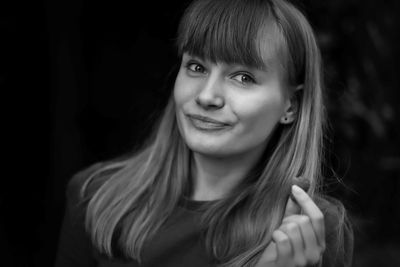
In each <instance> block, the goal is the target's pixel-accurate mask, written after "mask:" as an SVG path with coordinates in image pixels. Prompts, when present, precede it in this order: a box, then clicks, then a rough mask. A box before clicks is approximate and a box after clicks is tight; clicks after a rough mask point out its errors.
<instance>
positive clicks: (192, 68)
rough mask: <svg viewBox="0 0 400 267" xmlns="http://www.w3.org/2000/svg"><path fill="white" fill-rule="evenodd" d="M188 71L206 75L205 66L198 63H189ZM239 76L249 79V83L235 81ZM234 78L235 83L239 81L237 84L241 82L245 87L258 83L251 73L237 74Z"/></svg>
mask: <svg viewBox="0 0 400 267" xmlns="http://www.w3.org/2000/svg"><path fill="white" fill-rule="evenodd" d="M197 67H200V68H201V69H202V70H201V71H199V70H196V68H197ZM186 69H187V70H189V71H190V72H193V73H204V72H205V67H204V66H203V65H201V64H199V63H197V62H192V61H189V62H188V63H187V64H186ZM237 76H241V77H246V78H247V79H249V81H247V82H246V81H245V82H244V81H242V80H241V79H240V80H238V79H235V77H237ZM232 78H233V79H234V80H235V81H237V82H239V83H241V84H243V85H247V84H255V83H256V80H255V79H254V78H253V76H252V75H251V74H249V73H236V74H234V75H232Z"/></svg>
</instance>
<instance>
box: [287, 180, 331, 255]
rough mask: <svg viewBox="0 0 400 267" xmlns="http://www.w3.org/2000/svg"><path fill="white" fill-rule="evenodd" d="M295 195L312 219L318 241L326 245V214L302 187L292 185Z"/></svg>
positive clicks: (305, 212) (323, 245)
mask: <svg viewBox="0 0 400 267" xmlns="http://www.w3.org/2000/svg"><path fill="white" fill-rule="evenodd" d="M292 193H293V196H294V197H295V198H296V201H297V203H298V204H299V206H300V207H301V209H302V210H303V211H304V214H306V215H307V216H308V217H310V219H311V224H312V226H313V228H314V231H315V233H316V235H317V240H318V243H319V244H320V245H321V246H322V247H325V225H324V215H323V214H322V212H321V210H320V209H319V208H318V206H317V205H316V204H315V203H314V201H313V200H312V199H311V198H310V197H309V195H307V193H306V192H304V191H303V190H302V189H301V188H300V187H298V186H296V185H293V186H292Z"/></svg>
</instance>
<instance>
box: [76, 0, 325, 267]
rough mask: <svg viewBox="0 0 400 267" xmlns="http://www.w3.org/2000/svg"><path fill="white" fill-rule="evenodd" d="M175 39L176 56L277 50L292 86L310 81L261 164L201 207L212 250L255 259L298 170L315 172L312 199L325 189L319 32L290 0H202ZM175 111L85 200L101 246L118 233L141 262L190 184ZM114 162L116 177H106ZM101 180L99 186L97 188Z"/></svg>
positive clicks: (224, 261)
mask: <svg viewBox="0 0 400 267" xmlns="http://www.w3.org/2000/svg"><path fill="white" fill-rule="evenodd" d="M177 46H178V54H179V55H182V53H184V52H189V53H191V54H195V55H199V56H202V57H204V58H207V59H210V60H213V61H224V62H234V63H243V64H246V65H252V66H256V67H260V66H261V65H263V64H265V61H264V54H263V53H265V50H266V49H268V50H269V49H271V51H272V52H273V53H278V55H279V58H280V60H281V62H280V63H281V66H282V70H283V71H284V73H285V79H286V81H287V84H288V85H289V86H290V87H295V86H298V85H301V86H303V89H302V90H300V91H298V92H296V93H295V94H296V97H297V100H298V114H297V119H296V121H295V122H294V123H293V124H291V125H288V126H282V125H280V126H278V127H277V128H276V130H275V131H274V133H273V137H272V138H271V139H270V142H269V144H268V147H267V150H266V151H265V153H264V155H263V157H262V158H261V159H260V161H259V162H258V164H257V165H256V167H255V168H254V169H253V170H252V171H251V172H250V173H249V174H248V175H247V176H246V177H245V178H244V179H243V182H242V183H241V184H239V185H238V186H237V187H236V188H235V189H234V190H233V191H232V192H231V193H230V194H229V195H228V196H227V197H225V198H224V199H221V200H219V201H216V202H215V203H214V204H213V205H210V207H209V208H208V209H207V210H206V211H205V213H204V214H203V224H204V225H205V229H206V230H205V243H206V248H207V250H208V252H209V253H210V255H211V256H212V257H213V258H215V259H216V261H217V262H218V263H219V264H220V266H253V265H254V263H255V262H256V261H257V259H258V257H259V256H260V253H261V252H262V250H263V249H264V248H265V246H266V245H267V244H268V243H269V242H270V240H271V235H272V232H273V230H275V229H276V228H277V227H279V225H280V223H281V220H282V217H283V213H284V209H285V205H286V201H287V198H288V195H289V192H290V187H291V185H292V182H293V178H294V177H297V176H302V177H306V178H307V179H309V181H310V189H309V191H308V193H309V194H310V195H311V196H312V197H313V196H315V194H318V191H319V183H320V182H319V180H320V178H321V159H322V143H323V142H322V138H323V122H324V120H325V119H324V107H323V101H322V85H321V59H320V54H319V49H318V46H317V42H316V40H315V37H314V34H313V30H312V28H311V27H310V25H309V23H308V22H307V20H306V18H305V17H304V16H303V14H302V13H301V12H300V11H299V10H298V9H297V8H295V7H294V6H293V5H292V4H290V3H288V2H286V1H284V0H265V1H262V0H231V1H229V0H198V1H195V2H193V3H192V4H191V5H190V6H189V7H188V8H187V10H186V12H185V13H184V16H183V18H182V20H181V23H180V26H179V29H178V36H177ZM174 109H175V107H174V102H173V100H172V98H171V99H170V100H169V102H168V105H167V107H166V109H165V112H164V114H163V115H162V117H161V118H160V120H159V124H158V127H157V128H156V130H155V131H154V133H155V134H154V136H153V137H152V138H151V139H150V140H149V142H148V144H147V145H146V146H144V148H143V149H141V150H140V151H138V152H136V153H135V154H134V155H133V156H131V157H129V158H127V159H124V160H120V161H117V162H113V163H110V164H107V165H106V166H104V167H103V168H101V169H99V170H97V171H96V172H95V173H94V174H93V175H92V176H91V178H90V179H88V180H87V182H86V183H85V185H84V187H83V188H82V194H83V195H84V196H85V197H86V198H87V199H88V206H87V213H86V227H87V229H88V231H89V232H90V234H91V237H92V241H93V243H94V244H95V245H96V247H97V248H98V249H99V250H100V251H101V252H103V253H106V254H108V255H110V256H112V255H113V250H114V248H113V244H114V245H115V243H114V241H115V240H116V242H117V245H118V247H119V248H120V249H121V250H122V251H123V253H124V254H125V256H127V257H130V258H133V259H136V260H139V261H140V254H141V250H142V248H143V244H144V242H145V241H146V240H148V239H149V238H151V237H152V236H154V235H155V234H156V233H157V231H158V230H159V229H160V227H161V225H162V224H163V223H164V222H165V221H166V219H167V218H168V217H169V216H170V214H171V213H172V212H173V210H174V208H175V207H176V206H177V203H178V200H179V199H180V198H181V197H182V196H183V195H185V194H187V192H189V191H190V190H191V188H190V187H191V183H190V176H189V166H190V164H189V163H190V155H191V154H190V153H191V152H190V151H189V149H188V147H187V146H186V144H185V143H184V142H183V140H182V138H181V136H180V133H179V130H178V127H177V122H176V118H175V110H174ZM113 169H114V170H115V172H114V174H113V175H111V176H110V177H108V176H106V175H102V173H104V172H105V171H106V170H113ZM94 177H96V179H94ZM106 177H107V178H106ZM95 181H96V182H97V184H98V185H99V186H97V187H96V190H90V188H91V187H92V185H93V184H96V183H94V182H95ZM92 182H93V183H92Z"/></svg>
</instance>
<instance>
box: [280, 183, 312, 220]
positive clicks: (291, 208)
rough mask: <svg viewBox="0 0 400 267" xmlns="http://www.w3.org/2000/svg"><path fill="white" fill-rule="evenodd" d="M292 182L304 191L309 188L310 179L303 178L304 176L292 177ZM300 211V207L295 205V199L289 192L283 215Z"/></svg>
mask: <svg viewBox="0 0 400 267" xmlns="http://www.w3.org/2000/svg"><path fill="white" fill-rule="evenodd" d="M293 184H294V185H297V186H299V187H300V188H302V189H303V190H304V191H308V189H309V188H310V181H309V180H308V179H305V178H304V177H294V178H293ZM300 211H301V208H300V206H299V205H297V203H296V199H295V198H294V197H293V195H292V194H290V196H289V199H288V202H287V204H286V209H285V217H286V216H290V215H293V214H300Z"/></svg>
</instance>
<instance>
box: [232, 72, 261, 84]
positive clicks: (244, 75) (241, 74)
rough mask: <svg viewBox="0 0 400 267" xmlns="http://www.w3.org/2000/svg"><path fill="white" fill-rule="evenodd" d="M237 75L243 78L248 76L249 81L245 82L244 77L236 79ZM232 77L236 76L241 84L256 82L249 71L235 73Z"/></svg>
mask: <svg viewBox="0 0 400 267" xmlns="http://www.w3.org/2000/svg"><path fill="white" fill-rule="evenodd" d="M237 76H241V77H242V78H243V77H246V78H247V79H249V81H247V82H246V81H245V82H244V81H242V79H240V80H237V79H235V77H237ZM232 78H234V79H235V80H236V81H238V82H239V83H241V84H249V83H250V84H253V83H256V80H255V79H254V78H253V76H251V75H250V74H249V73H237V74H235V75H233V76H232Z"/></svg>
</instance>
